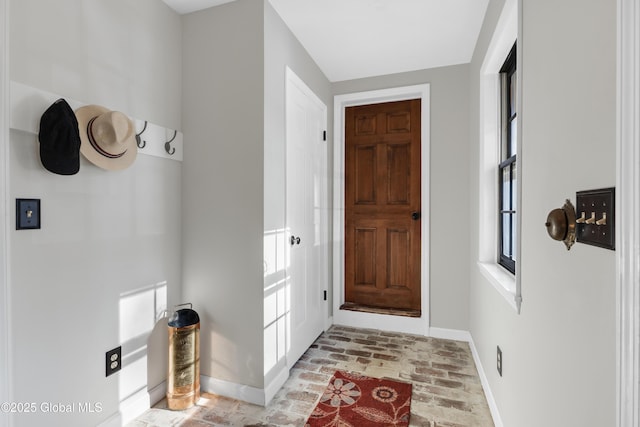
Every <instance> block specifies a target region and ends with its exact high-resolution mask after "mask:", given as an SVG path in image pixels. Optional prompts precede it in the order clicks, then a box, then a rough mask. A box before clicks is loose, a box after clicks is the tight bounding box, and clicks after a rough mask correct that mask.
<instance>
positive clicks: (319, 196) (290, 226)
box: [285, 75, 329, 367]
mask: <svg viewBox="0 0 640 427" xmlns="http://www.w3.org/2000/svg"><path fill="white" fill-rule="evenodd" d="M286 115H287V124H286V129H287V132H286V147H287V148H286V229H287V234H286V239H287V241H286V243H285V245H286V251H285V252H286V259H287V264H286V280H287V283H286V286H287V291H288V292H287V293H288V298H287V300H288V301H287V310H288V313H289V314H288V322H287V330H288V334H287V335H288V343H287V365H288V366H289V367H291V366H293V364H294V363H295V362H296V361H297V360H298V359H299V358H300V356H301V355H302V354H303V353H304V352H305V351H306V350H307V349H308V348H309V346H311V344H312V343H313V341H315V339H316V338H317V337H318V336H319V335H320V334H321V333H322V331H323V330H324V321H325V318H326V316H327V303H326V302H325V301H324V298H323V293H324V292H323V291H324V290H326V289H327V286H328V244H329V238H328V197H327V196H328V192H327V187H328V186H327V147H326V142H325V141H323V140H322V135H323V132H324V130H325V129H326V107H325V106H324V104H322V102H320V101H319V99H318V98H317V97H316V96H315V95H313V93H312V92H311V91H310V89H309V88H308V87H307V86H306V85H304V83H303V82H302V81H301V80H299V79H298V78H296V77H294V76H292V75H288V78H287V98H286ZM292 238H293V240H292Z"/></svg>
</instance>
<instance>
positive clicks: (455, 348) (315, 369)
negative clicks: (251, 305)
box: [127, 326, 494, 427]
mask: <svg viewBox="0 0 640 427" xmlns="http://www.w3.org/2000/svg"><path fill="white" fill-rule="evenodd" d="M336 369H341V370H348V371H354V372H359V373H361V374H364V375H368V376H371V377H377V378H383V377H387V378H393V379H398V380H400V381H405V382H411V383H412V384H413V394H412V398H411V423H410V425H411V426H416V427H417V426H421V427H492V426H493V425H494V424H493V421H492V420H491V414H490V412H489V408H488V406H487V401H486V398H485V396H484V392H483V390H482V386H481V384H480V379H479V377H478V372H477V370H476V367H475V364H474V362H473V357H472V355H471V351H470V349H469V345H468V344H467V343H465V342H460V341H450V340H442V339H435V338H427V337H421V336H415V335H408V334H397V333H389V332H383V331H377V330H372V329H353V328H347V327H342V326H332V327H331V328H330V329H329V330H328V331H326V332H325V333H324V334H322V335H321V336H320V337H319V338H318V339H317V340H316V342H315V343H314V344H313V345H312V346H311V348H309V350H307V352H306V353H305V354H304V355H303V356H302V357H301V358H300V360H299V361H298V363H296V365H295V366H294V367H293V368H292V369H291V372H290V377H289V379H288V380H287V382H286V383H285V385H284V386H283V387H282V389H281V390H280V391H279V392H278V393H277V394H276V396H275V397H274V398H273V400H272V401H271V403H270V404H269V405H268V406H267V407H262V406H257V405H252V404H249V403H246V402H242V401H238V400H234V399H229V398H226V397H221V396H217V395H213V394H209V393H204V394H203V396H202V398H201V399H200V401H199V402H198V404H197V405H196V406H194V407H192V408H190V409H188V410H185V411H170V410H168V409H166V400H163V401H161V402H160V403H158V404H157V405H156V406H155V407H153V408H151V409H149V410H148V411H147V412H145V413H144V414H143V415H142V416H140V417H139V418H138V419H136V420H135V421H133V422H131V423H129V424H128V426H127V427H165V426H170V427H178V426H179V427H212V426H245V427H251V426H256V427H258V426H260V427H271V426H273V427H287V426H292V427H293V426H296V427H298V426H300V427H301V426H304V422H305V420H306V419H307V417H308V416H309V414H310V413H311V411H312V409H313V408H314V406H315V405H316V403H317V402H318V400H319V399H320V396H321V395H322V392H323V390H324V389H325V387H326V385H327V383H328V381H329V379H330V378H331V376H332V375H333V373H334V371H335V370H336ZM355 427H358V426H355Z"/></svg>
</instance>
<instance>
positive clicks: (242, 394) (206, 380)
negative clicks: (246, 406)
mask: <svg viewBox="0 0 640 427" xmlns="http://www.w3.org/2000/svg"><path fill="white" fill-rule="evenodd" d="M200 390H201V391H202V392H206V393H213V394H218V395H220V396H226V397H230V398H232V399H238V400H242V401H244V402H249V403H253V404H254V405H260V406H265V401H266V399H265V397H266V396H265V391H264V390H263V389H259V388H256V387H251V386H248V385H243V384H237V383H232V382H230V381H225V380H220V379H217V378H212V377H208V376H205V375H200Z"/></svg>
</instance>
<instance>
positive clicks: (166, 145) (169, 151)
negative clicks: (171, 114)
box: [164, 130, 178, 156]
mask: <svg viewBox="0 0 640 427" xmlns="http://www.w3.org/2000/svg"><path fill="white" fill-rule="evenodd" d="M177 135H178V131H177V130H174V131H173V137H172V138H171V139H170V140H168V141H167V142H165V143H164V151H166V152H167V154H169V155H170V156H173V154H174V153H175V152H176V148H175V147H172V146H171V143H172V142H173V140H174V139H176V136H177Z"/></svg>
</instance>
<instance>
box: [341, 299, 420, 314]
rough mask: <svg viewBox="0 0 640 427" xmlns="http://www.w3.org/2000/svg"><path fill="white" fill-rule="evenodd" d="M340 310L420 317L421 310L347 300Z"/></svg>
mask: <svg viewBox="0 0 640 427" xmlns="http://www.w3.org/2000/svg"><path fill="white" fill-rule="evenodd" d="M340 310H349V311H359V312H361V313H373V314H388V315H391V316H403V317H420V316H421V315H422V311H421V310H409V309H406V308H381V307H371V306H368V305H362V304H356V303H353V302H345V303H344V304H342V305H341V306H340Z"/></svg>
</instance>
